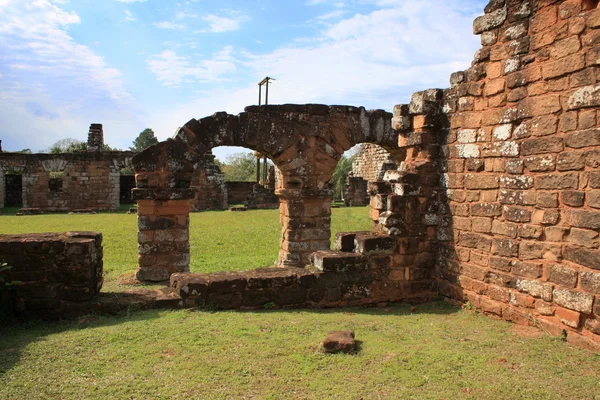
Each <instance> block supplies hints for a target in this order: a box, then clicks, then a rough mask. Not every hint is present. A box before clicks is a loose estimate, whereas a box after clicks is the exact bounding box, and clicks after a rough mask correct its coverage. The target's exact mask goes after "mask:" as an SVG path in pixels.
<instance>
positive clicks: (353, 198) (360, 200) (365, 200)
mask: <svg viewBox="0 0 600 400" xmlns="http://www.w3.org/2000/svg"><path fill="white" fill-rule="evenodd" d="M367 183H368V182H367V181H366V180H365V179H363V178H362V177H360V176H351V174H348V177H347V178H346V183H345V185H344V203H345V204H346V205H347V206H366V205H367V204H369V194H368V192H367Z"/></svg>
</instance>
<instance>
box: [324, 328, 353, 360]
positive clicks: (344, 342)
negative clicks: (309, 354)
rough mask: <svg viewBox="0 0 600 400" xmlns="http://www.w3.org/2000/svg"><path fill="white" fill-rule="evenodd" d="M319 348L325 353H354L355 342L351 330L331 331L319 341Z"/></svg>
mask: <svg viewBox="0 0 600 400" xmlns="http://www.w3.org/2000/svg"><path fill="white" fill-rule="evenodd" d="M321 348H322V349H323V351H324V352H325V353H340V352H341V353H350V354H351V353H354V352H355V351H356V342H355V341H354V332H353V331H332V332H329V333H328V334H327V337H326V338H325V339H324V340H323V341H322V342H321Z"/></svg>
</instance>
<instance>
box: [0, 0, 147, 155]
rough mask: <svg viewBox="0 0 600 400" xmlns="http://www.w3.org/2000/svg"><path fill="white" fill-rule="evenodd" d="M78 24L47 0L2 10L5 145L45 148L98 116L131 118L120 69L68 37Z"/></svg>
mask: <svg viewBox="0 0 600 400" xmlns="http://www.w3.org/2000/svg"><path fill="white" fill-rule="evenodd" d="M79 23H80V18H79V16H78V15H77V14H76V13H74V12H66V11H64V10H62V9H61V8H60V7H58V6H57V4H56V2H50V1H47V0H35V1H18V2H11V3H9V5H8V7H7V8H6V9H4V8H3V9H0V54H2V58H1V59H0V69H1V70H2V72H3V75H2V77H0V87H1V88H2V90H1V92H0V120H1V121H2V124H0V137H2V138H3V139H5V144H6V145H7V146H8V144H9V143H11V142H13V143H24V144H23V146H22V147H32V148H34V147H35V146H39V147H38V148H44V147H47V146H48V145H49V144H51V143H52V142H54V141H56V140H58V139H60V138H63V137H65V136H67V135H71V136H73V133H71V132H73V130H75V129H79V130H85V129H86V125H89V123H90V122H91V120H92V119H96V118H98V117H100V116H106V117H107V120H108V119H114V118H119V117H122V118H124V119H125V118H127V119H128V120H129V121H131V120H134V119H135V118H132V115H133V114H132V112H131V110H132V108H135V107H136V105H135V101H134V100H133V98H132V96H131V95H130V94H129V92H128V91H127V90H126V89H125V86H124V84H123V81H122V76H121V73H120V72H119V71H118V70H117V69H115V68H112V67H110V66H108V65H107V63H106V61H105V60H104V58H103V57H101V56H98V55H97V54H95V53H94V52H93V51H92V50H91V49H90V48H89V47H87V46H84V45H81V44H78V43H76V42H75V41H74V40H73V38H72V37H71V36H70V35H69V33H68V29H69V27H70V26H71V25H73V24H79ZM98 100H99V102H100V103H101V106H98V108H96V109H94V111H93V115H90V105H91V104H92V103H96V102H97V101H98ZM84 120H85V121H84ZM126 124H127V123H126ZM76 126H77V128H75V127H76ZM108 137H110V135H108ZM13 147H15V146H13Z"/></svg>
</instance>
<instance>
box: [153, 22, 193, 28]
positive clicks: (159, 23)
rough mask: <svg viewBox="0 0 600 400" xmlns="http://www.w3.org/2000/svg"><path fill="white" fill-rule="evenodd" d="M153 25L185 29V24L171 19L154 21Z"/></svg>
mask: <svg viewBox="0 0 600 400" xmlns="http://www.w3.org/2000/svg"><path fill="white" fill-rule="evenodd" d="M153 25H154V26H156V27H157V28H160V29H171V30H182V29H185V25H183V24H179V23H177V22H173V21H161V22H155V23H154V24H153Z"/></svg>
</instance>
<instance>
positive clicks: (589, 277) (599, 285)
mask: <svg viewBox="0 0 600 400" xmlns="http://www.w3.org/2000/svg"><path fill="white" fill-rule="evenodd" d="M580 276H581V289H582V290H585V291H586V292H589V293H594V294H600V273H596V272H591V271H581V272H580Z"/></svg>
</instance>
